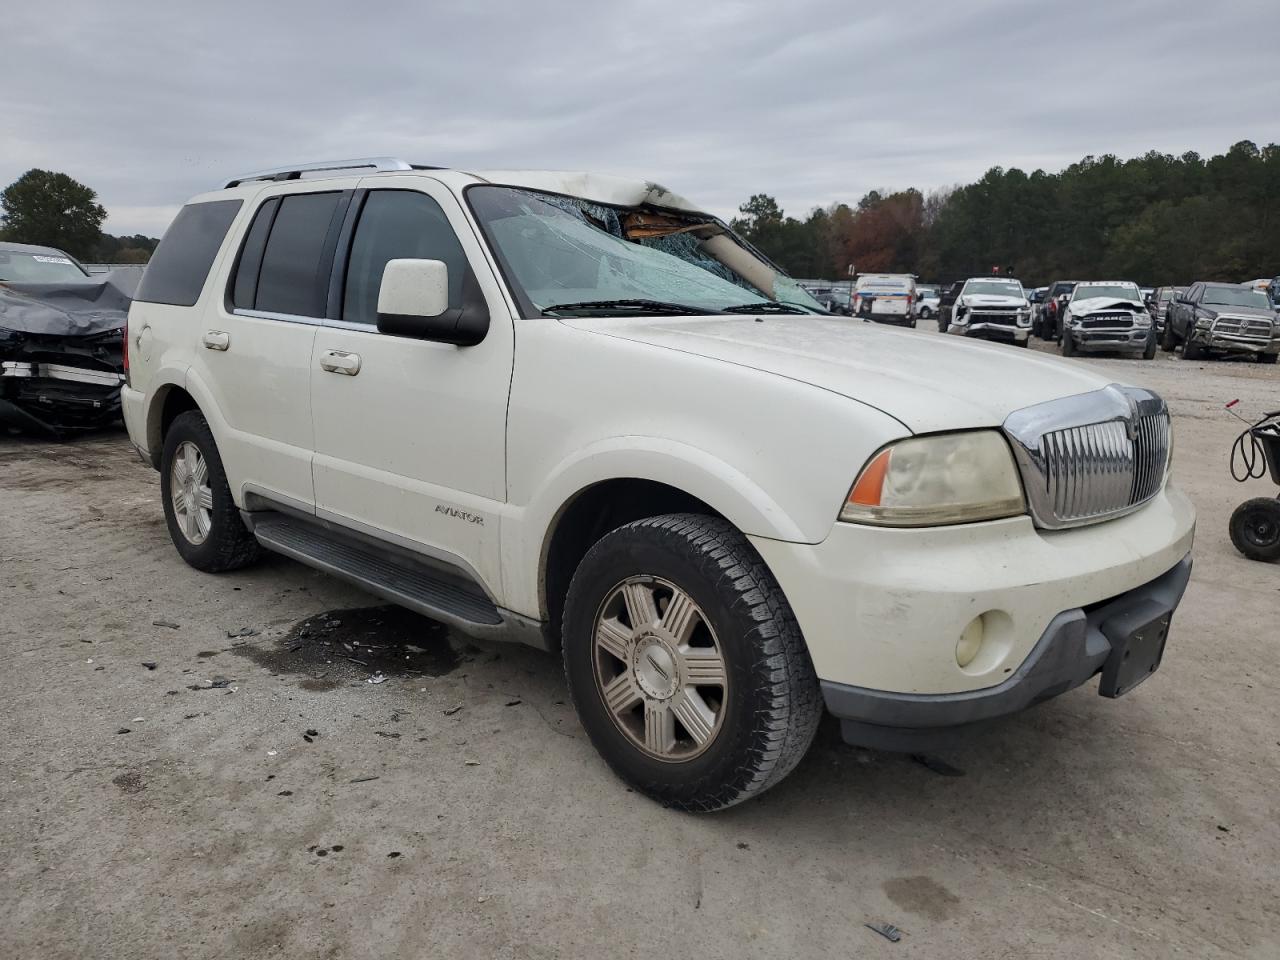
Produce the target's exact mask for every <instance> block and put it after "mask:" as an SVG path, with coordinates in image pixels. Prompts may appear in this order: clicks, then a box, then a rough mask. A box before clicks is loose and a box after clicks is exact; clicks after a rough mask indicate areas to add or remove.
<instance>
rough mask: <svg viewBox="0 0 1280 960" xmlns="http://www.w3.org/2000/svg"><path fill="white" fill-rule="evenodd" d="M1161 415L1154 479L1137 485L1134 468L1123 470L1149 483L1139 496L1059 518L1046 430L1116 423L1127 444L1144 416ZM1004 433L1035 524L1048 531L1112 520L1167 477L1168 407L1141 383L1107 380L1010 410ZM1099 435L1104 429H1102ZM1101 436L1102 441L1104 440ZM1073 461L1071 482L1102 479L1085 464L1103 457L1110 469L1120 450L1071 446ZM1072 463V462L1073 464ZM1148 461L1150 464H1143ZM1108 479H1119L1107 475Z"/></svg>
mask: <svg viewBox="0 0 1280 960" xmlns="http://www.w3.org/2000/svg"><path fill="white" fill-rule="evenodd" d="M1150 416H1163V417H1164V419H1165V421H1166V424H1167V427H1166V446H1165V462H1164V463H1163V464H1161V465H1160V475H1159V477H1158V478H1155V477H1151V478H1147V479H1143V480H1142V481H1141V484H1140V485H1139V483H1138V481H1137V480H1135V479H1134V477H1133V473H1132V472H1131V473H1130V474H1128V476H1129V480H1128V482H1129V483H1131V484H1134V486H1135V488H1138V487H1139V486H1141V487H1142V488H1149V492H1144V495H1142V496H1141V497H1140V498H1139V499H1136V500H1134V501H1133V502H1131V503H1126V504H1124V505H1122V506H1119V507H1115V508H1112V509H1107V510H1105V511H1103V512H1098V513H1093V514H1090V515H1088V516H1078V517H1068V518H1062V517H1060V516H1059V515H1058V514H1057V512H1056V511H1055V508H1054V498H1053V493H1052V491H1051V490H1050V487H1049V476H1048V469H1049V466H1048V459H1049V455H1048V453H1047V452H1046V451H1045V449H1044V448H1043V446H1042V443H1041V441H1042V439H1043V438H1044V437H1045V435H1047V434H1051V433H1057V432H1060V431H1068V430H1072V429H1076V428H1084V427H1095V426H1096V427H1099V428H1102V427H1103V425H1105V424H1116V425H1117V427H1118V428H1119V431H1121V432H1120V433H1117V434H1116V435H1115V436H1116V437H1117V438H1118V437H1120V436H1123V437H1125V438H1127V439H1128V441H1129V442H1130V445H1131V446H1132V444H1133V443H1134V442H1135V441H1136V440H1137V439H1138V435H1139V434H1140V433H1141V432H1142V430H1143V423H1144V421H1143V419H1142V418H1144V417H1150ZM1002 427H1003V430H1004V433H1005V436H1006V437H1007V438H1008V440H1009V443H1010V446H1011V447H1012V448H1013V454H1014V460H1015V461H1016V462H1017V464H1018V471H1019V473H1020V474H1021V475H1022V482H1023V487H1024V491H1025V493H1026V496H1027V506H1028V508H1029V510H1030V512H1031V517H1032V519H1033V520H1034V521H1035V523H1036V526H1039V527H1043V528H1045V529H1048V530H1063V529H1068V528H1070V527H1079V526H1085V525H1088V524H1093V523H1098V522H1100V521H1103V520H1111V519H1114V518H1116V517H1121V516H1124V515H1125V514H1128V513H1132V512H1133V511H1135V510H1138V509H1139V508H1141V507H1142V506H1144V505H1145V504H1147V503H1149V502H1150V501H1151V500H1152V499H1153V498H1154V497H1155V496H1156V494H1158V493H1159V492H1160V491H1161V490H1162V489H1163V488H1164V485H1165V482H1166V480H1167V476H1168V450H1169V448H1170V446H1171V444H1172V424H1170V423H1169V411H1168V407H1167V405H1166V404H1165V402H1164V399H1163V398H1161V397H1160V395H1159V394H1157V393H1154V392H1153V391H1151V390H1145V389H1142V388H1140V387H1128V386H1122V385H1120V384H1116V383H1113V384H1109V385H1108V386H1106V387H1103V388H1102V389H1101V390H1095V391H1093V392H1091V393H1083V394H1078V395H1076V396H1073V397H1064V398H1062V399H1059V400H1050V401H1047V402H1045V403H1038V404H1035V405H1033V406H1030V407H1024V408H1023V409H1021V410H1015V411H1014V412H1013V413H1011V414H1009V416H1008V417H1007V418H1006V419H1005V421H1004V424H1003V425H1002ZM1100 432H1101V433H1103V434H1106V433H1108V431H1105V430H1101V431H1100ZM1105 442H1106V441H1105V440H1104V444H1105ZM1075 454H1076V463H1078V464H1079V467H1078V474H1077V475H1076V477H1075V482H1086V483H1090V484H1102V483H1103V482H1105V481H1104V479H1103V477H1104V473H1103V472H1098V473H1091V472H1090V471H1089V469H1088V468H1089V467H1090V466H1091V465H1098V464H1100V463H1102V462H1104V461H1105V462H1106V463H1108V464H1109V465H1110V467H1109V468H1110V469H1112V470H1114V469H1117V466H1116V465H1117V463H1118V459H1122V458H1123V455H1124V450H1123V449H1120V450H1117V449H1115V448H1114V447H1111V448H1109V449H1094V448H1093V447H1092V446H1091V447H1090V448H1089V449H1086V450H1079V451H1075ZM1072 465H1073V467H1074V466H1075V463H1073V464H1072ZM1130 465H1131V469H1132V470H1136V469H1137V467H1138V466H1139V464H1138V463H1137V458H1136V453H1135V454H1133V455H1132V456H1131V458H1130ZM1148 466H1149V465H1148ZM1110 479H1111V480H1118V479H1119V478H1118V477H1116V476H1112V477H1111V478H1110Z"/></svg>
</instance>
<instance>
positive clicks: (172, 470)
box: [160, 410, 261, 573]
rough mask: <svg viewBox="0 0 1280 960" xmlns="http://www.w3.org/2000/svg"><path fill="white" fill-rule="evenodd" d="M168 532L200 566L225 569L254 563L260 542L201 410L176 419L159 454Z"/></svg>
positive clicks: (215, 570)
mask: <svg viewBox="0 0 1280 960" xmlns="http://www.w3.org/2000/svg"><path fill="white" fill-rule="evenodd" d="M160 491H161V499H162V500H163V501H164V517H165V521H166V523H167V524H168V527H169V536H170V538H171V539H172V540H173V545H174V546H175V547H176V548H177V549H178V553H179V554H181V556H182V559H183V560H185V561H187V563H189V564H190V565H191V566H193V567H195V568H196V569H197V570H203V571H205V572H206V573H222V572H224V571H226V570H236V569H239V568H240V567H244V566H248V565H249V564H251V563H253V562H254V561H255V560H257V559H258V557H259V556H260V554H261V547H259V545H258V541H257V540H255V539H254V537H253V534H251V533H250V532H249V531H248V530H247V529H246V528H245V525H244V521H242V520H241V519H240V511H239V509H238V508H237V507H236V505H235V501H234V500H233V499H232V497H231V488H230V487H229V486H228V485H227V475H226V473H225V472H224V471H223V469H222V458H221V457H220V456H218V447H217V444H215V443H214V442H213V433H212V432H211V431H210V430H209V424H208V423H207V422H206V421H205V418H204V414H202V413H200V412H199V411H198V410H188V411H187V412H186V413H184V414H181V415H180V416H179V417H178V418H177V419H175V420H174V421H173V424H172V425H171V426H170V427H169V432H168V433H166V434H165V438H164V452H163V453H162V454H161V457H160Z"/></svg>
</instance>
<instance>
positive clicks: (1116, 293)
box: [1071, 283, 1142, 301]
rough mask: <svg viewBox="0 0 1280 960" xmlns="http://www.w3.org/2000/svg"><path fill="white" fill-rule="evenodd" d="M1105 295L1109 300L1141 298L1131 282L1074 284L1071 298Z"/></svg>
mask: <svg viewBox="0 0 1280 960" xmlns="http://www.w3.org/2000/svg"><path fill="white" fill-rule="evenodd" d="M1098 297H1107V298H1108V299H1111V300H1138V301H1140V300H1142V294H1141V293H1139V292H1138V287H1137V285H1136V284H1132V283H1079V284H1076V292H1075V296H1073V297H1072V298H1071V299H1072V300H1075V301H1079V300H1094V299H1096V298H1098Z"/></svg>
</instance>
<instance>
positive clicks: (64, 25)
mask: <svg viewBox="0 0 1280 960" xmlns="http://www.w3.org/2000/svg"><path fill="white" fill-rule="evenodd" d="M862 6H863V5H856V4H849V3H846V2H838V0H792V2H789V3H786V4H779V3H777V2H760V3H756V2H734V3H715V4H692V3H687V2H681V3H677V2H674V0H656V2H640V0H627V2H614V3H599V2H589V0H582V2H577V0H574V2H570V0H551V2H542V3H527V2H516V0H505V2H483V0H475V2H466V0H457V2H444V3H439V2H438V3H431V4H425V3H420V2H398V0H383V2H380V3H378V4H376V5H365V6H361V5H352V4H351V3H349V2H345V3H341V4H330V3H324V2H319V0H308V2H305V3H303V2H292V0H290V2H282V0H278V2H272V3H262V2H260V0H259V2H256V3H243V2H227V3H218V4H201V5H194V4H186V3H181V2H173V0H170V2H164V3H160V2H149V0H146V2H135V3H131V4H127V5H122V4H102V3H99V2H95V0H88V2H86V0H64V2H63V3H61V4H59V7H58V11H59V15H58V16H57V17H51V16H49V15H48V11H47V9H44V8H40V7H39V6H36V5H30V4H27V5H22V6H20V7H18V8H16V9H15V10H10V11H6V14H5V34H6V41H5V42H6V59H5V80H4V82H3V83H0V115H3V116H4V118H5V136H4V137H3V138H0V185H2V184H5V183H8V182H10V181H12V180H13V179H14V178H16V177H17V176H19V175H20V174H21V173H22V172H23V171H24V170H26V169H28V168H30V167H33V166H40V167H46V168H52V169H56V170H62V171H65V172H67V173H69V174H71V175H72V176H74V177H76V178H77V179H79V180H82V181H83V182H85V183H88V184H89V185H90V186H92V187H93V188H94V189H96V190H97V191H98V192H99V194H100V197H101V200H102V202H103V203H104V204H105V205H106V207H107V208H108V210H109V211H110V220H109V223H108V227H109V229H111V230H112V231H113V232H122V233H134V232H144V233H158V232H160V231H161V230H162V229H163V226H164V224H165V222H167V220H168V219H169V218H170V217H171V216H172V214H173V211H174V210H175V209H176V208H177V206H179V205H180V204H181V203H182V202H183V201H185V200H186V199H187V198H188V197H189V196H191V195H193V194H195V193H198V192H201V191H203V190H207V189H211V188H213V187H215V186H216V185H217V184H218V183H219V182H220V181H221V180H223V179H226V178H227V177H230V176H234V175H235V174H238V173H244V172H246V171H250V170H255V169H259V168H262V167H270V166H276V165H280V164H284V163H289V162H294V161H303V160H311V159H328V158H333V157H344V156H352V157H355V156H370V155H384V154H387V155H402V156H405V157H406V158H407V159H411V160H414V161H419V162H426V163H435V164H440V165H445V166H456V167H460V168H463V169H483V168H512V167H538V168H566V169H589V170H593V171H597V172H605V173H617V174H622V175H635V176H643V177H646V178H650V179H655V180H658V181H660V182H662V183H665V184H666V185H668V186H669V187H671V188H672V189H674V190H676V191H678V192H680V193H682V194H684V195H686V196H689V197H692V198H694V199H695V200H696V201H697V202H699V203H701V204H703V205H705V206H706V207H707V208H708V209H711V210H713V211H715V212H717V213H720V214H722V215H727V214H731V213H732V212H733V211H734V210H735V209H736V207H737V205H738V204H739V203H741V202H742V201H743V200H744V199H746V197H748V196H749V195H750V194H752V193H757V192H762V191H763V192H767V193H771V194H773V195H774V196H776V197H777V198H778V200H779V202H780V203H781V204H782V206H783V207H784V208H785V209H786V210H788V212H790V213H793V214H796V215H802V214H803V213H804V212H805V211H806V210H807V209H809V208H811V207H813V206H819V205H822V206H825V205H827V204H829V203H832V202H835V201H840V200H849V201H852V200H856V199H857V198H858V197H859V196H861V195H862V194H863V193H865V192H866V191H867V190H869V189H872V188H888V189H897V188H902V187H907V186H916V187H919V188H921V189H925V190H928V189H931V188H934V187H938V186H944V185H948V184H952V183H956V182H962V181H968V180H973V179H976V178H977V177H979V176H981V174H982V173H983V172H984V171H985V170H986V169H988V168H989V167H991V166H995V165H1000V166H1004V167H1012V166H1018V167H1022V168H1024V169H1027V170H1031V169H1035V168H1037V167H1043V168H1046V169H1059V168H1061V167H1063V166H1065V165H1066V164H1069V163H1071V162H1073V161H1075V160H1078V159H1079V158H1080V157H1081V156H1083V155H1085V154H1090V153H1092V154H1101V153H1116V154H1119V155H1121V156H1131V155H1137V154H1140V153H1143V152H1145V151H1146V150H1148V149H1159V150H1163V151H1167V152H1174V153H1181V152H1183V151H1185V150H1188V149H1194V150H1198V151H1200V152H1201V153H1205V154H1209V153H1214V152H1220V151H1222V150H1224V149H1225V148H1226V147H1228V146H1229V145H1230V144H1231V143H1233V142H1235V141H1237V140H1240V139H1255V140H1258V141H1261V142H1267V141H1269V140H1271V139H1275V131H1276V115H1277V108H1276V105H1277V103H1280V79H1278V78H1277V75H1276V72H1275V70H1274V68H1273V66H1272V64H1271V60H1270V57H1269V56H1268V55H1267V47H1266V44H1265V43H1264V42H1261V41H1258V42H1256V43H1255V42H1252V41H1251V40H1250V38H1251V37H1254V36H1257V35H1258V29H1259V25H1262V26H1264V27H1265V26H1266V25H1267V24H1269V23H1270V22H1271V20H1272V19H1273V11H1272V10H1270V9H1268V6H1267V4H1264V3H1257V2H1226V3H1219V4H1216V5H1213V6H1211V7H1210V6H1204V5H1202V4H1196V5H1190V4H1181V3H1156V2H1152V0H1145V2H1131V3H1124V4H1117V3H1114V2H1104V0H1081V2H1078V3H1072V4H1062V5H1060V6H1059V8H1058V9H1056V10H1052V9H1048V5H1045V4H1031V3H1021V2H1012V0H970V2H968V3H963V4H956V3H952V2H932V3H922V2H915V0H904V2H900V3H896V4H891V5H881V6H877V7H876V8H874V9H873V10H865V9H861V7H862ZM1263 32H1264V33H1265V30H1264V31H1263Z"/></svg>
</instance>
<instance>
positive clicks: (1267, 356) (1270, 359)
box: [1258, 353, 1280, 363]
mask: <svg viewBox="0 0 1280 960" xmlns="http://www.w3.org/2000/svg"><path fill="white" fill-rule="evenodd" d="M1277 357H1280V354H1276V353H1260V354H1258V362H1259V363H1275V362H1276V358H1277Z"/></svg>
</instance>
